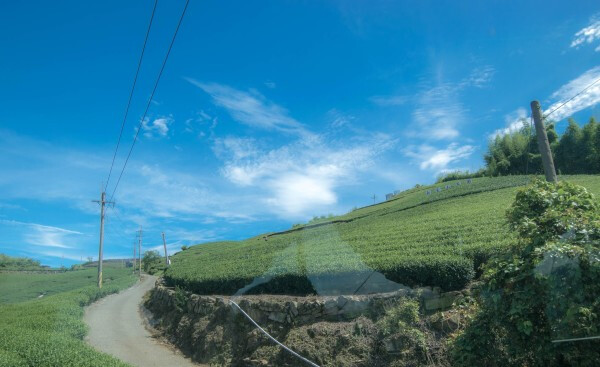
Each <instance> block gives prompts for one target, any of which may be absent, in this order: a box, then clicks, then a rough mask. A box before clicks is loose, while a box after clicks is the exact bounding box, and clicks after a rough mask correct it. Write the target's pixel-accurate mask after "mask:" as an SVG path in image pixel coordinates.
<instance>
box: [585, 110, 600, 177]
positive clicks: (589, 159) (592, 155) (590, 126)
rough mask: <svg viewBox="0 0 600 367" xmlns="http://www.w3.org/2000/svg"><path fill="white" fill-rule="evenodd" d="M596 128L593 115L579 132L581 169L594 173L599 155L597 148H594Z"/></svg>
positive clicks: (597, 167) (596, 170)
mask: <svg viewBox="0 0 600 367" xmlns="http://www.w3.org/2000/svg"><path fill="white" fill-rule="evenodd" d="M597 130H598V123H596V119H594V118H593V117H592V118H590V121H589V122H588V123H587V125H585V126H584V127H583V129H582V132H581V145H582V146H581V148H582V151H583V152H582V160H583V166H584V167H583V171H584V173H595V172H598V171H599V168H600V166H598V165H599V163H600V157H599V156H598V150H597V149H596V145H595V143H596V134H597Z"/></svg>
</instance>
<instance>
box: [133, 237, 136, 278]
mask: <svg viewBox="0 0 600 367" xmlns="http://www.w3.org/2000/svg"><path fill="white" fill-rule="evenodd" d="M136 265H137V264H136V261H135V241H133V274H135V267H136Z"/></svg>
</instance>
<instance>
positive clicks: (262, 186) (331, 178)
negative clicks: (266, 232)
mask: <svg viewBox="0 0 600 367" xmlns="http://www.w3.org/2000/svg"><path fill="white" fill-rule="evenodd" d="M394 144H395V140H393V139H392V138H390V137H389V136H387V135H384V134H376V135H373V136H371V137H369V138H366V139H364V140H363V141H357V142H355V143H354V144H351V145H349V144H348V141H346V142H344V143H339V142H335V141H325V140H324V139H323V138H322V137H317V136H312V138H311V139H300V140H299V141H297V142H294V143H291V144H288V145H284V146H281V147H279V148H276V149H272V150H268V151H260V152H258V153H256V154H254V155H253V156H251V157H245V158H238V159H236V158H235V156H236V155H235V153H234V154H232V155H231V157H232V158H230V159H229V160H227V161H226V162H225V166H224V167H223V170H222V172H223V175H224V176H225V177H226V178H227V179H228V180H229V181H231V182H232V183H234V184H236V185H238V186H241V187H246V188H254V189H257V190H258V191H259V195H260V196H262V197H263V198H265V200H264V202H265V204H267V206H268V207H269V208H270V210H271V211H272V212H273V213H275V214H277V215H281V216H284V217H299V216H306V215H308V214H310V213H314V212H315V211H316V210H319V208H323V207H326V206H329V205H332V204H335V203H337V200H338V198H337V194H336V189H337V188H338V187H340V186H344V185H348V184H349V183H350V182H352V183H354V181H355V180H356V177H357V175H358V174H359V173H360V172H363V171H365V170H367V169H368V168H369V167H372V166H373V165H374V162H373V161H374V159H375V158H376V157H377V156H379V155H380V154H382V153H383V152H385V151H387V150H389V149H390V148H391V147H392V146H393V145H394ZM238 157H239V155H238ZM309 212H310V213H309Z"/></svg>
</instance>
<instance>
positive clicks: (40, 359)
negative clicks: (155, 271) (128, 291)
mask: <svg viewBox="0 0 600 367" xmlns="http://www.w3.org/2000/svg"><path fill="white" fill-rule="evenodd" d="M93 272H94V271H93V270H92V269H90V270H84V271H77V272H73V273H72V275H71V277H73V276H80V277H82V279H84V280H85V281H87V285H85V286H80V288H77V289H71V290H68V291H63V292H50V293H52V295H50V296H45V297H43V298H41V299H37V298H35V299H32V300H29V301H24V302H15V303H5V304H0V315H1V316H2V322H0V366H36V367H38V366H39V367H46V366H48V367H50V366H65V367H76V366H90V367H91V366H109V367H112V366H119V367H121V366H123V367H125V366H127V364H125V363H123V362H120V361H119V360H117V359H116V358H114V357H111V356H109V355H106V354H103V353H100V352H98V351H96V350H95V349H94V348H92V347H91V346H89V345H87V344H86V343H85V342H84V340H83V338H84V336H85V334H86V331H87V327H86V325H85V324H84V323H83V321H82V320H81V319H82V317H83V307H84V306H86V305H88V304H90V303H92V302H94V301H95V300H97V299H99V298H101V297H104V296H106V295H108V294H111V293H115V292H118V291H119V290H121V289H123V288H126V287H128V286H130V285H132V284H133V283H134V282H135V281H136V278H135V277H133V276H132V275H131V271H129V270H127V269H111V268H107V269H106V270H105V279H106V282H105V286H104V287H103V288H102V289H98V288H97V287H96V285H95V279H93V278H92V279H89V278H87V274H88V273H93ZM36 275H38V278H35V279H32V278H30V277H28V276H25V277H23V279H19V278H18V277H12V278H10V279H7V280H6V282H15V283H18V284H20V285H21V286H23V287H28V286H32V285H34V286H35V285H36V284H38V283H39V282H40V279H39V276H44V277H48V278H49V279H52V277H57V275H53V274H47V275H39V274H36ZM45 284H46V287H47V288H46V289H49V290H50V291H51V290H52V289H51V288H52V287H56V286H60V285H54V286H53V285H52V282H46V283H45ZM11 288H12V287H11Z"/></svg>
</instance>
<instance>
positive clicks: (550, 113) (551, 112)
mask: <svg viewBox="0 0 600 367" xmlns="http://www.w3.org/2000/svg"><path fill="white" fill-rule="evenodd" d="M598 82H600V78H598V79H596V80H595V81H594V82H593V83H592V84H590V85H588V86H587V87H585V88H583V89H582V90H581V91H579V93H577V94H575V95H574V96H573V97H571V98H569V99H567V100H566V101H565V102H563V103H562V104H561V105H560V106H558V107H556V108H555V109H553V110H552V111H550V112H548V113H547V114H546V115H545V116H543V117H542V119H546V118H548V116H550V115H552V114H553V113H554V112H556V111H558V110H560V109H561V108H563V107H564V106H565V105H566V104H567V103H569V102H571V101H572V100H573V99H575V97H577V96H579V95H580V94H581V93H583V92H585V91H586V90H588V89H590V88H591V87H593V86H594V85H595V84H596V83H598Z"/></svg>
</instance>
